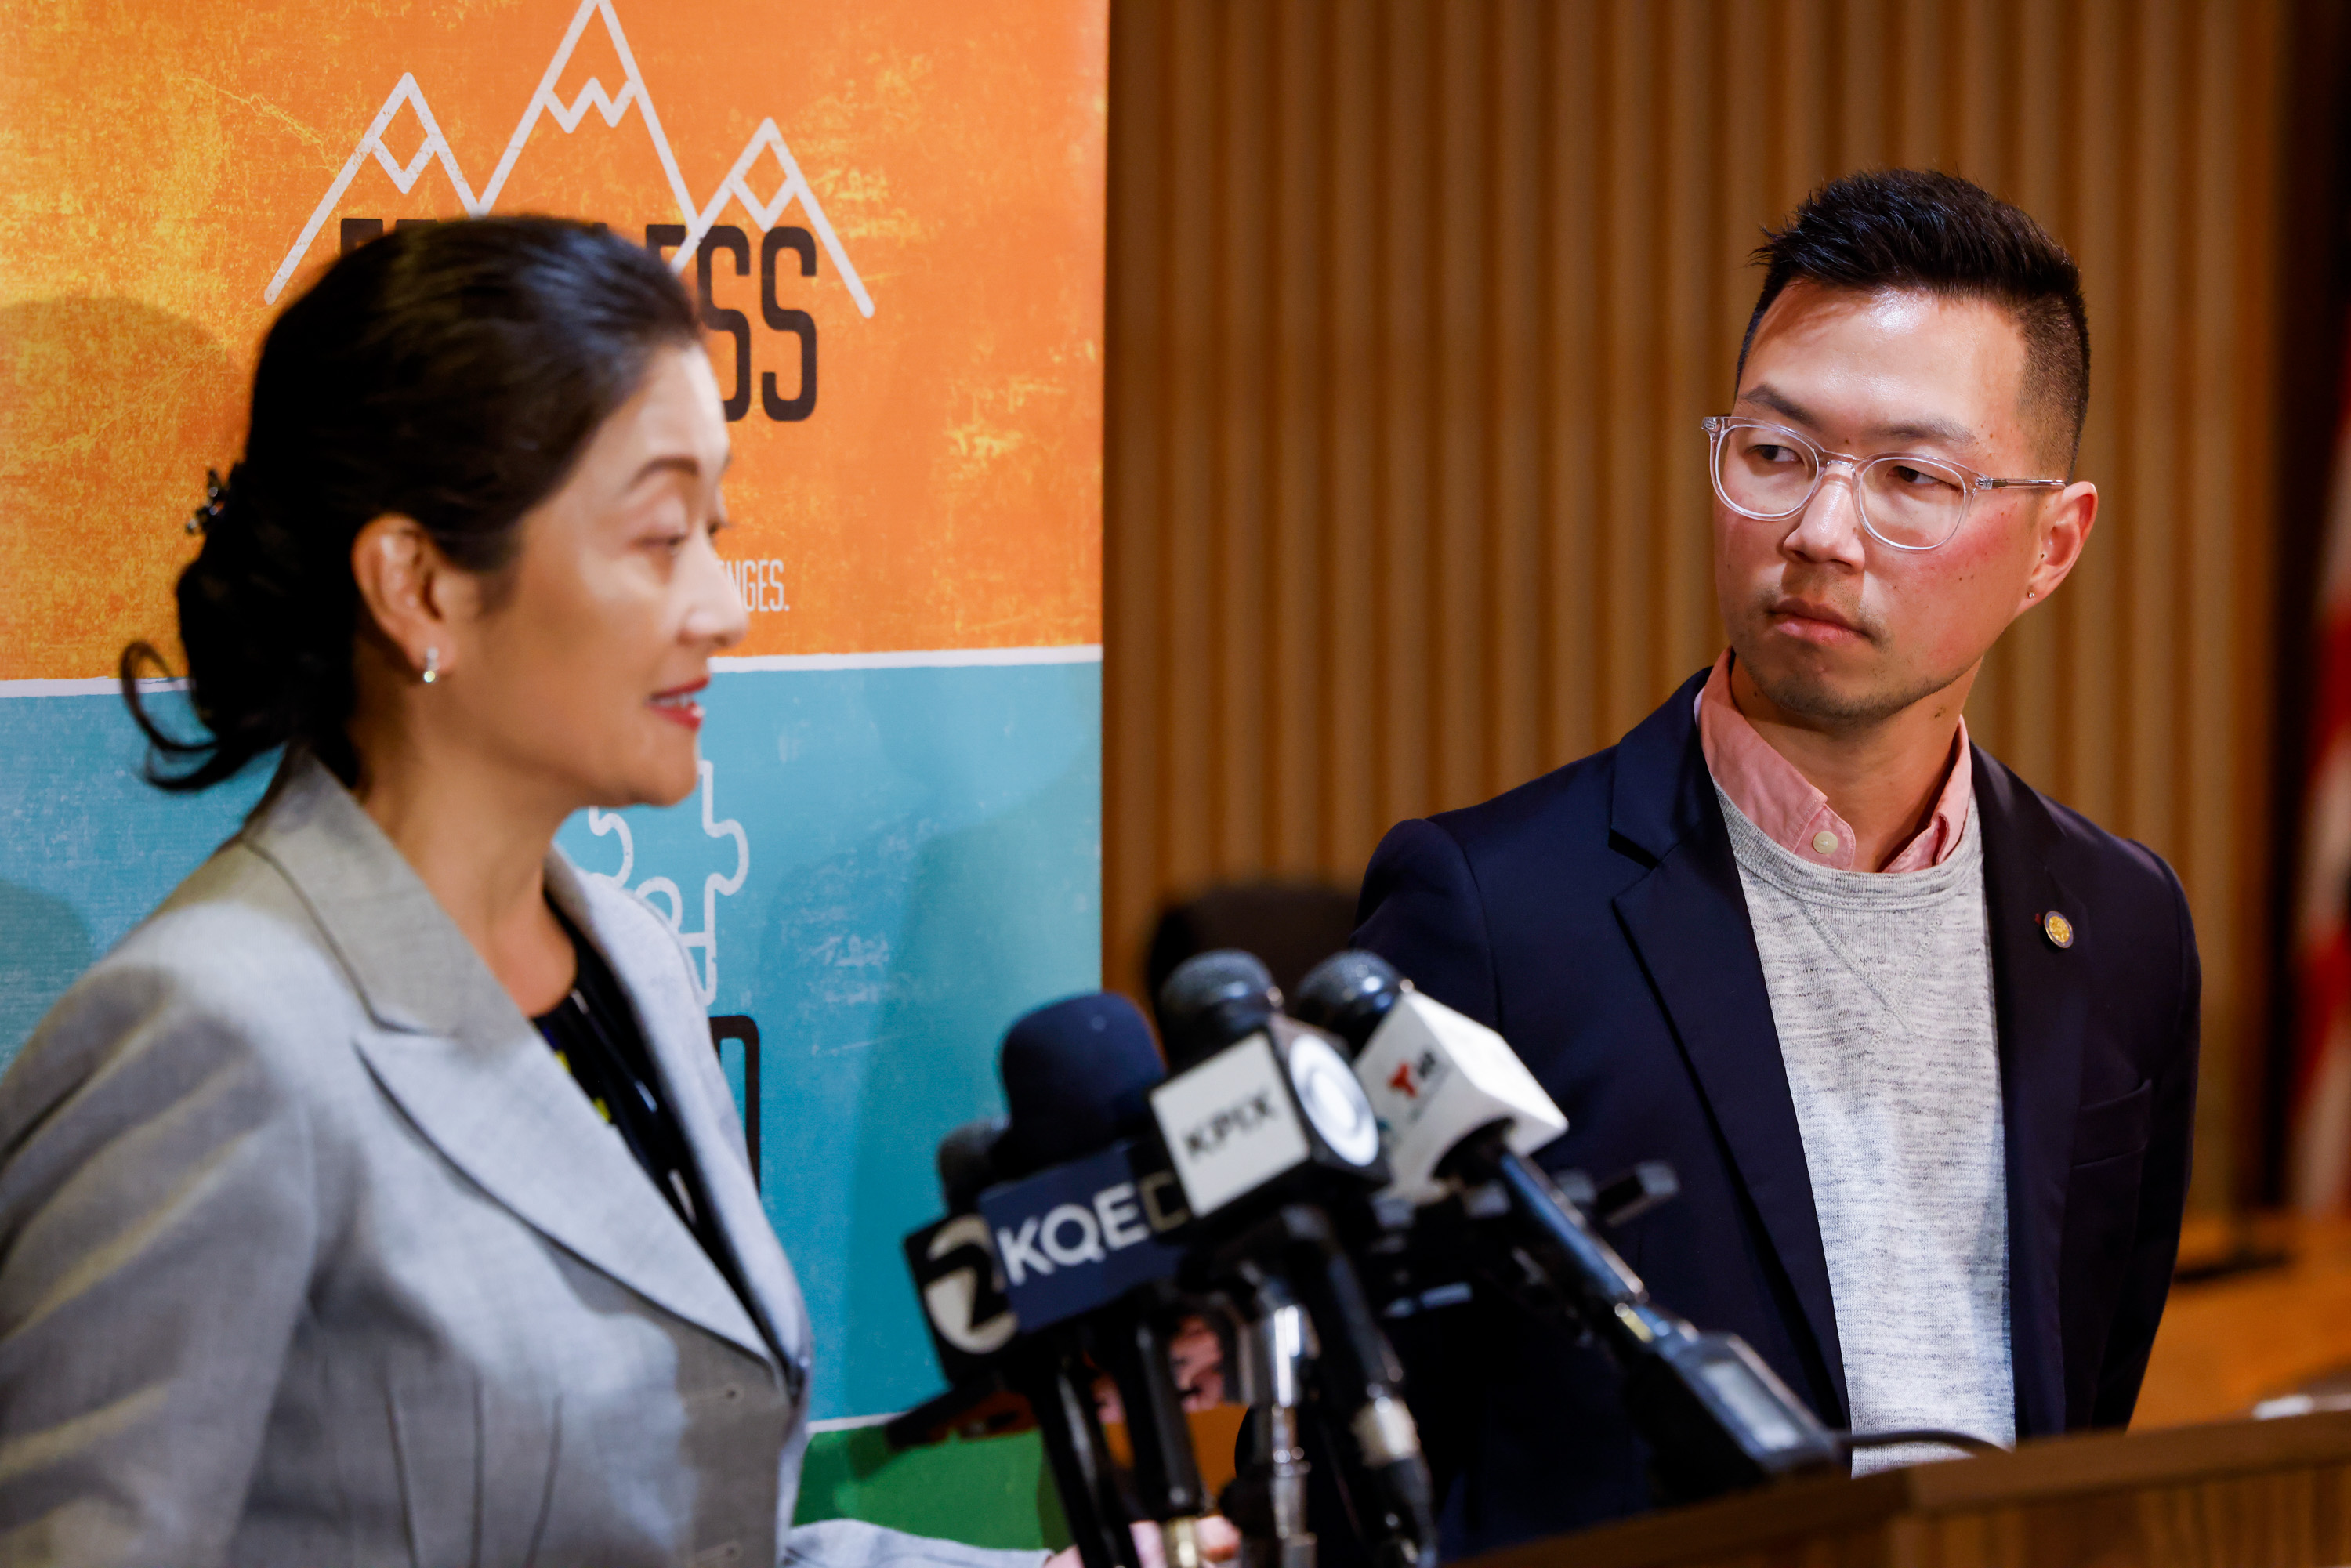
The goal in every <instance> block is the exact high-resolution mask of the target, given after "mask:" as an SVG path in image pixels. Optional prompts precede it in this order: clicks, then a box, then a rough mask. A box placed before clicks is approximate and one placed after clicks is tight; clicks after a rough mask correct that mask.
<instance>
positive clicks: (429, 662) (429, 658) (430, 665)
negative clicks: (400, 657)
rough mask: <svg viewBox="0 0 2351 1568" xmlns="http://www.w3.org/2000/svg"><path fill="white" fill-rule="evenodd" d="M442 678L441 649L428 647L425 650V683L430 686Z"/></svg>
mask: <svg viewBox="0 0 2351 1568" xmlns="http://www.w3.org/2000/svg"><path fill="white" fill-rule="evenodd" d="M440 678H441V650H440V649H438V648H427V649H425V650H424V684H425V685H428V686H429V685H432V684H433V683H434V682H435V681H437V680H439V679H440Z"/></svg>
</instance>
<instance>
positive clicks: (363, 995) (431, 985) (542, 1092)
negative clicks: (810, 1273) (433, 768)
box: [244, 764, 770, 1361]
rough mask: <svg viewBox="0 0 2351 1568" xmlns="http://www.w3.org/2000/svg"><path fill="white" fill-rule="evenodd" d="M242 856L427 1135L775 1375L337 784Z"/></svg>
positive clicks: (654, 1297) (706, 1265) (579, 1246)
mask: <svg viewBox="0 0 2351 1568" xmlns="http://www.w3.org/2000/svg"><path fill="white" fill-rule="evenodd" d="M244 839H245V842H246V845H247V846H248V847H249V848H251V849H252V850H253V852H255V853H256V854H258V855H260V856H261V857H262V858H264V859H266V860H267V861H269V862H271V863H272V864H274V865H276V866H277V868H278V870H279V871H280V872H281V873H284V875H285V877H286V879H287V882H288V883H292V884H293V887H294V889H295V891H296V892H297V893H298V894H299V895H300V896H301V898H302V900H303V902H304V904H306V905H307V906H308V908H309V911H310V913H311V915H312V917H313V918H314V919H316V920H317V921H318V923H319V928H320V929H321V930H322V931H323V932H324V933H325V934H326V936H327V939H328V941H329V944H330V945H331V946H333V947H334V949H335V952H336V954H337V956H339V957H340V959H341V961H342V964H343V967H344V968H345V969H346V971H347V972H348V973H349V974H350V977H351V982H352V985H353V987H354V988H355V989H356V990H357V991H358V993H359V996H360V1001H361V1003H362V1004H363V1005H364V1006H365V1007H366V1009H367V1010H368V1013H369V1015H370V1017H371V1019H373V1020H374V1021H375V1023H376V1024H377V1025H378V1026H380V1027H378V1028H376V1029H374V1030H362V1031H361V1032H360V1036H359V1037H358V1039H357V1040H355V1042H354V1043H355V1044H356V1046H357V1047H358V1049H359V1051H360V1055H361V1056H362V1057H363V1058H364V1059H365V1060H366V1061H367V1063H368V1066H369V1068H370V1070H371V1071H372V1072H373V1073H374V1075H375V1078H376V1081H377V1082H379V1083H381V1085H382V1086H383V1089H384V1092H386V1093H387V1094H389V1095H390V1096H391V1097H392V1100H393V1101H394V1102H395V1103H398V1104H399V1106H400V1107H401V1109H402V1111H403V1112H404V1113H406V1114H407V1116H408V1118H409V1120H410V1121H411V1122H412V1123H413V1124H415V1126H416V1129H417V1131H418V1132H419V1133H421V1134H423V1136H424V1137H425V1138H426V1139H427V1140H428V1141H429V1142H431V1143H432V1144H433V1145H434V1147H435V1148H437V1149H439V1150H440V1151H441V1153H442V1154H443V1155H444V1156H445V1157H446V1158H447V1159H448V1160H449V1162H450V1163H451V1164H452V1165H454V1166H456V1167H457V1168H458V1169H459V1170H461V1171H463V1172H465V1175H466V1176H469V1177H470V1178H472V1180H473V1181H474V1182H475V1183H476V1184H477V1185H478V1186H481V1188H482V1189H483V1190H484V1191H485V1192H486V1193H488V1194H489V1196H490V1197H493V1198H494V1199H496V1201H497V1202H499V1203H501V1204H503V1205H504V1206H505V1207H507V1208H508V1209H510V1210H512V1211H513V1212H514V1213H515V1214H516V1215H517V1216H518V1217H519V1218H522V1219H523V1220H524V1221H525V1222H526V1223H528V1225H530V1226H531V1227H532V1228H534V1229H536V1230H538V1231H539V1232H540V1233H541V1234H543V1235H545V1236H546V1237H548V1238H549V1239H550V1240H552V1241H554V1242H555V1243H557V1244H558V1245H559V1246H560V1247H562V1248H563V1249H566V1250H567V1251H569V1252H571V1253H572V1254H574V1255H575V1256H577V1257H578V1258H580V1260H582V1261H583V1262H586V1263H587V1264H589V1265H590V1267H592V1268H595V1269H598V1270H601V1271H602V1272H604V1273H606V1274H609V1275H611V1277H612V1278H613V1279H614V1280H617V1281H620V1282H621V1283H622V1284H623V1285H625V1286H627V1287H628V1288H629V1289H630V1290H632V1291H635V1292H636V1293H637V1294H639V1295H641V1296H643V1297H644V1298H645V1299H646V1300H648V1301H652V1302H653V1303H654V1304H656V1305H658V1306H660V1307H662V1308H664V1310H666V1311H668V1312H673V1313H674V1314H676V1315H677V1316H679V1317H681V1318H684V1319H685V1320H687V1321H688V1322H694V1323H696V1324H699V1325H700V1326H701V1327H703V1328H705V1329H707V1330H708V1331H709V1332H710V1333H714V1334H716V1335H718V1336H719V1337H721V1338H723V1339H726V1340H727V1341H729V1342H731V1343H735V1344H737V1345H739V1346H741V1347H742V1348H743V1349H744V1350H746V1351H747V1352H749V1353H750V1354H754V1355H757V1356H758V1357H759V1358H760V1359H761V1360H763V1361H765V1360H768V1359H770V1358H769V1355H768V1348H767V1345H766V1344H765V1343H764V1342H763V1341H762V1340H761V1338H760V1336H759V1333H758V1329H757V1328H755V1327H754V1326H753V1324H752V1322H751V1320H750V1318H749V1316H748V1315H747V1313H746V1312H744V1309H743V1304H742V1302H741V1301H738V1300H737V1298H736V1295H735V1292H734V1291H733V1289H732V1288H731V1287H729V1286H728V1285H727V1283H726V1278H725V1276H724V1275H722V1274H720V1273H719V1271H718V1269H717V1267H716V1265H715V1264H714V1263H712V1262H711V1260H710V1259H709V1258H708V1256H707V1255H705V1253H704V1252H703V1250H702V1247H701V1245H700V1243H698V1242H697V1241H695V1239H694V1236H693V1233H692V1232H690V1231H689V1230H687V1229H686V1228H685V1227H684V1224H683V1223H682V1222H681V1221H680V1220H679V1219H678V1218H677V1216H676V1214H675V1213H674V1212H673V1211H672V1210H671V1208H670V1207H669V1205H668V1203H667V1201H666V1200H665V1199H664V1198H663V1197H662V1196H661V1195H660V1194H659V1193H658V1192H656V1191H655V1190H654V1189H653V1183H652V1182H650V1181H649V1180H647V1179H646V1177H645V1175H644V1173H643V1171H642V1170H640V1169H639V1168H638V1166H637V1165H636V1162H635V1161H634V1160H633V1159H632V1158H631V1157H630V1155H629V1153H628V1149H627V1147H626V1145H623V1144H622V1142H621V1140H620V1136H619V1134H616V1133H615V1132H613V1130H612V1129H611V1127H610V1126H608V1125H606V1124H605V1123H604V1121H603V1119H602V1118H601V1117H600V1116H598V1115H597V1113H596V1112H595V1109H594V1108H593V1107H592V1106H591V1105H590V1104H589V1103H588V1098H587V1096H586V1095H584V1094H582V1093H581V1092H580V1090H579V1087H578V1086H577V1085H576V1084H574V1083H573V1082H571V1080H570V1078H569V1075H568V1074H567V1073H565V1071H563V1068H562V1066H561V1065H560V1064H559V1062H557V1061H556V1060H555V1055H554V1052H552V1051H549V1049H548V1047H547V1043H546V1041H545V1040H542V1039H541V1038H540V1037H539V1034H538V1030H537V1029H535V1028H534V1027H533V1026H532V1025H531V1022H530V1020H529V1019H527V1018H525V1017H524V1016H523V1015H522V1012H521V1011H520V1009H517V1007H516V1006H515V1005H514V1001H513V999H512V998H509V997H508V996H507V994H506V991H505V989H504V988H501V987H500V986H499V985H498V983H497V980H496V977H494V976H493V975H491V973H490V972H489V968H488V967H487V966H486V965H485V964H484V963H483V962H482V960H481V957H480V956H479V955H477V954H476V953H475V951H474V949H473V946H472V945H471V944H470V943H468V942H467V941H466V940H465V936H464V935H463V934H462V933H460V932H459V931H458V930H457V928H456V926H455V925H454V924H452V923H451V921H450V920H449V918H448V916H447V915H445V914H444V913H443V911H442V909H441V906H440V904H438V903H437V902H436V901H435V900H434V897H433V894H432V893H431V891H430V890H429V889H427V888H426V887H425V885H424V884H423V882H421V881H420V880H418V878H417V876H416V873H415V872H414V871H413V870H412V869H411V868H410V866H409V864H408V862H406V861H405V860H404V859H402V856H401V854H400V852H399V851H398V850H397V849H395V848H394V847H393V846H392V842H391V841H390V840H388V839H386V838H385V837H384V836H383V834H382V832H381V831H379V830H378V829H377V827H376V825H375V823H374V822H373V821H371V819H370V818H369V817H368V815H367V813H366V812H364V811H362V810H360V807H359V804H358V802H356V801H355V800H352V799H351V797H350V794H349V793H348V792H347V791H346V790H345V789H343V788H342V786H341V785H340V784H339V783H337V782H336V781H335V779H334V778H333V777H332V776H331V775H330V774H329V773H328V772H327V771H326V770H325V769H324V768H319V767H318V766H317V765H316V764H311V765H309V766H308V767H306V768H302V769H300V770H299V771H298V772H297V774H296V775H295V776H294V777H293V778H292V779H289V780H288V781H287V785H286V787H285V789H283V790H281V791H280V793H279V795H278V797H277V800H275V801H273V802H272V803H271V804H270V806H269V808H268V809H267V810H265V811H264V812H263V813H262V814H261V815H260V817H259V818H257V819H256V821H255V822H254V823H253V825H252V826H251V827H249V828H248V829H247V830H246V833H245V835H244ZM615 967H616V968H617V967H618V966H615ZM650 1033H651V1030H648V1034H649V1035H650Z"/></svg>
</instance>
